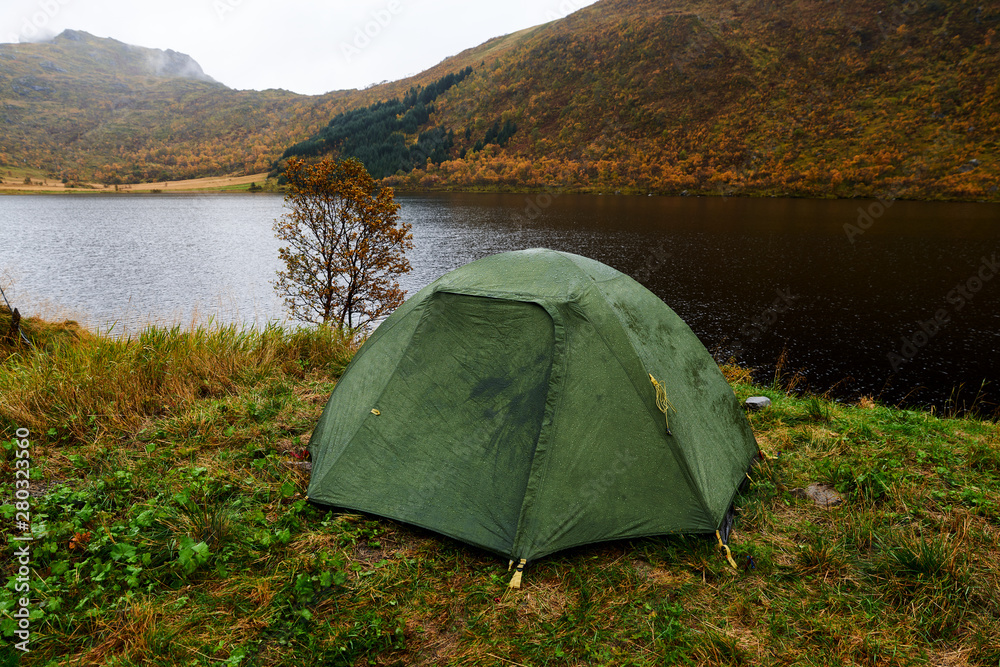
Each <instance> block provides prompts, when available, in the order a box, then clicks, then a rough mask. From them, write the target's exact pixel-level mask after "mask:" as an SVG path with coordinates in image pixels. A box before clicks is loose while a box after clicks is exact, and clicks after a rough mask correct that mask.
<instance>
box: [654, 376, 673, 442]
mask: <svg viewBox="0 0 1000 667" xmlns="http://www.w3.org/2000/svg"><path fill="white" fill-rule="evenodd" d="M649 381H650V382H652V383H653V387H654V388H655V389H656V407H658V408H659V409H660V412H662V413H663V420H664V421H665V422H666V424H667V435H673V433H671V432H670V415H669V414H667V410H673V411H674V412H677V408H675V407H674V404H673V403H671V402H670V399H669V398H667V389H666V387H664V386H663V385H662V384H660V383H659V382H657V381H656V378H655V377H653V374H652V373H650V374H649Z"/></svg>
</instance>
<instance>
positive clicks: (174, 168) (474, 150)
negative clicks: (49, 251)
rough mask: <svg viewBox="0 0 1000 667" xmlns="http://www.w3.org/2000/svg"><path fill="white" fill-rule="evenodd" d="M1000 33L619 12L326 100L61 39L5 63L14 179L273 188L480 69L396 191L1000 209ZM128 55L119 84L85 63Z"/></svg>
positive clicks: (413, 131)
mask: <svg viewBox="0 0 1000 667" xmlns="http://www.w3.org/2000/svg"><path fill="white" fill-rule="evenodd" d="M998 28H1000V2H998V0H990V1H989V2H982V3H981V2H976V3H973V2H967V1H964V0H955V1H953V2H942V1H940V0H908V1H906V2H902V1H897V0H874V1H867V0H841V1H839V2H836V3H834V2H828V1H826V0H786V1H782V2H772V1H770V0H735V1H733V2H728V3H723V4H719V3H715V2H707V1H702V0H628V1H627V0H601V1H600V2H597V3H596V4H594V5H591V6H589V7H586V8H584V9H582V10H580V11H578V12H576V13H574V14H572V15H570V16H568V17H566V18H564V19H561V20H558V21H553V22H551V23H548V24H545V25H542V26H537V27H535V28H531V29H527V30H523V31H521V32H518V33H515V34H512V35H507V36H505V37H501V38H496V39H493V40H490V41H488V42H486V43H485V44H482V45H480V46H478V47H475V48H472V49H468V50H466V51H464V52H462V53H460V54H458V55H456V56H454V57H452V58H449V59H447V60H445V61H443V62H442V63H440V64H439V65H437V66H436V67H434V68H431V69H430V70H427V71H426V72H423V73H421V74H420V75H418V76H415V77H411V78H409V79H406V80H402V81H397V82H392V83H389V84H384V85H380V86H375V87H372V88H368V89H365V90H361V91H338V92H333V93H328V94H326V95H322V96H313V97H307V96H301V95H295V94H293V93H289V92H286V91H274V90H271V91H264V92H257V91H234V90H231V89H228V88H226V87H224V86H222V85H221V84H217V83H213V82H211V81H206V80H200V79H197V78H190V77H189V78H178V77H176V76H173V77H169V76H165V74H166V73H164V72H159V73H155V72H154V73H152V74H151V73H150V72H149V70H148V57H147V56H145V55H143V52H144V50H141V49H138V50H137V49H131V48H130V47H126V46H125V45H122V44H121V43H119V42H114V40H100V39H97V38H94V37H91V36H89V35H86V34H85V33H73V35H78V36H83V40H82V41H74V40H72V39H70V35H67V34H66V33H64V34H63V35H61V36H60V37H59V38H57V39H55V40H53V41H52V42H50V43H47V44H27V45H2V46H0V120H3V121H4V127H5V130H4V133H3V135H2V136H0V167H3V168H6V169H9V168H10V166H11V165H13V166H15V167H17V166H27V167H32V168H35V169H40V170H47V171H48V172H50V173H52V174H53V175H61V176H64V177H66V176H69V177H71V178H72V177H75V176H80V177H96V178H98V179H100V180H103V181H105V182H115V180H116V179H118V180H154V179H155V180H165V179H172V178H182V177H192V176H200V175H215V174H223V173H234V172H247V173H252V172H259V171H262V170H264V169H267V168H269V167H271V166H272V165H274V164H275V161H277V160H279V158H280V157H281V156H282V154H283V153H284V152H285V151H286V149H289V148H291V147H292V146H293V145H296V144H300V142H306V143H308V142H309V141H311V140H315V139H317V138H318V137H321V136H327V137H329V136H331V131H330V130H329V127H330V123H331V121H333V120H334V119H335V118H336V117H337V115H338V114H341V113H344V112H360V111H363V110H364V109H365V108H368V107H370V106H371V105H374V104H376V103H379V102H382V103H389V102H391V101H393V100H403V99H405V96H406V95H407V94H408V91H410V90H411V89H413V88H414V87H418V86H428V85H431V84H433V82H435V81H437V80H440V79H441V78H443V77H446V76H447V75H449V74H455V73H457V72H460V71H463V70H465V69H466V68H467V67H472V68H473V72H472V73H471V74H470V75H469V76H467V77H466V78H464V80H462V81H461V82H460V83H458V84H456V85H454V86H453V87H451V88H449V89H448V90H447V91H445V92H444V93H442V94H441V95H440V96H438V97H437V98H436V99H435V100H434V103H433V109H431V110H430V113H429V114H428V115H427V117H426V118H423V117H421V119H420V120H421V123H420V124H419V125H418V126H416V127H413V126H412V124H402V123H400V124H399V125H400V129H399V131H398V133H397V134H396V135H394V136H393V137H391V142H390V143H392V145H393V146H394V147H395V148H394V150H396V152H397V153H399V154H400V155H403V154H404V153H406V154H407V155H411V156H412V155H415V154H416V155H419V154H420V146H419V141H420V138H421V136H423V137H425V138H427V137H445V138H446V139H445V140H442V141H441V142H437V143H435V144H434V146H435V148H434V152H433V159H430V160H429V162H426V161H423V160H413V159H410V160H401V161H400V162H399V167H400V168H399V170H398V171H397V172H396V173H395V175H392V176H389V177H388V179H387V182H388V183H390V184H393V185H396V186H400V187H404V188H422V189H438V188H450V189H503V190H514V189H536V190H538V189H548V190H551V189H556V190H559V191H594V192H598V191H600V192H607V191H616V190H620V191H625V192H661V193H680V192H684V191H689V192H703V193H710V194H790V195H805V196H846V197H851V196H872V195H877V196H889V197H911V198H952V199H987V200H992V201H1000V194H998V192H997V183H998V182H1000V160H998V143H1000V142H998V139H1000V81H998V78H997V76H996V72H997V71H1000V46H998V43H997V31H998ZM123 49H124V51H123ZM109 50H110V51H114V52H115V53H119V54H120V56H119V58H120V60H121V63H119V64H117V65H116V67H115V68H110V67H109V66H108V65H107V64H106V63H107V60H108V58H104V60H103V61H101V60H100V59H95V58H93V57H90V56H89V55H88V54H90V53H92V52H97V53H98V54H101V53H104V52H105V51H109ZM161 53H165V52H161ZM137 54H138V55H137ZM177 57H179V54H178V56H177ZM88 58H89V60H88ZM129 58H131V59H132V60H129ZM139 60H141V61H142V62H141V63H138V61H139ZM125 61H127V62H128V63H132V64H130V65H128V66H127V67H126V66H125V64H122V63H125ZM133 61H136V62H133ZM102 62H103V63H104V64H102ZM178 62H180V61H178ZM140 64H141V65H142V66H143V67H146V68H147V69H146V70H141V67H140ZM53 67H54V68H62V69H64V70H67V71H68V72H65V73H61V74H60V73H59V72H58V71H56V70H54V69H53ZM129 67H131V68H132V69H129ZM182 69H183V68H182ZM60 76H61V77H62V79H60V78H59V77H60ZM400 121H402V117H400ZM500 128H509V129H510V130H511V131H508V132H503V133H501V132H499V129H500ZM515 129H516V131H514V130H515ZM324 132H325V133H326V134H325V135H324V134H323V133H324ZM335 134H336V135H337V136H338V137H342V139H344V136H343V135H342V133H335ZM500 134H502V135H503V140H502V141H501V140H500V139H499V138H498V136H499V135H500ZM346 139H350V140H352V141H353V144H352V145H355V146H357V145H360V144H361V143H363V139H364V138H363V137H346ZM500 144H504V145H503V146H501V145H500ZM328 148H329V149H332V150H331V151H330V152H331V153H332V154H337V153H338V151H339V150H340V149H339V148H338V147H337V146H336V145H334V146H328ZM427 157H429V158H430V157H431V155H430V154H428V156H427ZM414 164H416V166H417V167H418V168H416V169H413V170H412V171H408V170H409V169H410V168H411V167H412V166H413V165H414ZM279 166H280V163H279ZM379 169H380V170H384V167H379Z"/></svg>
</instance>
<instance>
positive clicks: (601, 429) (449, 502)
mask: <svg viewBox="0 0 1000 667" xmlns="http://www.w3.org/2000/svg"><path fill="white" fill-rule="evenodd" d="M309 450H310V453H311V455H312V461H313V468H312V474H311V479H310V483H309V492H308V493H309V498H310V500H312V501H315V502H318V503H321V504H325V505H332V506H336V507H342V508H349V509H354V510H358V511H363V512H368V513H371V514H376V515H380V516H383V517H388V518H392V519H396V520H399V521H403V522H406V523H411V524H415V525H418V526H423V527H425V528H429V529H431V530H434V531H437V532H439V533H443V534H445V535H448V536H451V537H453V538H456V539H458V540H462V541H464V542H467V543H469V544H473V545H476V546H479V547H483V548H485V549H488V550H491V551H494V552H496V553H499V554H502V555H504V556H508V557H510V558H511V559H514V560H521V559H525V560H533V559H536V558H539V557H541V556H544V555H546V554H550V553H553V552H555V551H558V550H561V549H566V548H568V547H572V546H576V545H581V544H587V543H592V542H599V541H603V540H614V539H623V538H631V537H638V536H643V535H659V534H666V533H706V532H707V533H711V532H714V531H716V530H719V529H720V527H721V526H722V524H723V522H724V519H725V517H726V514H727V512H728V510H729V508H730V506H731V504H732V502H733V499H734V496H735V494H736V491H737V488H738V487H739V486H740V484H741V482H742V481H743V480H745V479H746V472H747V470H748V468H749V466H750V465H751V463H752V461H753V459H754V458H755V456H756V455H757V452H758V449H757V444H756V441H755V439H754V436H753V433H752V431H751V429H750V425H749V424H748V422H747V419H746V417H745V416H744V414H743V411H742V409H741V406H740V405H739V402H738V401H737V400H736V397H735V395H734V394H733V391H732V389H731V388H730V387H729V385H728V384H727V383H726V381H725V379H724V378H723V377H722V374H721V373H720V372H719V369H718V367H717V366H716V364H715V362H714V360H713V359H712V357H711V356H710V355H709V354H708V352H707V351H706V350H705V348H704V346H703V345H702V344H701V342H700V341H699V340H698V338H697V337H696V336H695V335H694V333H693V332H692V331H691V329H690V328H689V327H688V326H687V325H686V324H685V323H684V322H683V321H682V320H681V319H680V317H678V316H677V315H676V314H675V313H674V312H673V311H672V310H671V309H670V308H668V307H667V306H666V305H665V304H664V303H663V302H662V301H661V300H660V299H659V298H657V297H656V296H655V295H653V294H652V293H651V292H649V291H648V290H647V289H646V288H644V287H642V286H641V285H640V284H639V283H637V282H636V281H634V280H633V279H631V278H629V277H628V276H626V275H624V274H622V273H620V272H618V271H616V270H614V269H612V268H610V267H608V266H606V265H604V264H601V263H600V262H596V261H594V260H591V259H587V258H585V257H581V256H578V255H572V254H569V253H564V252H556V251H552V250H545V249H534V250H523V251H518V252H507V253H501V254H498V255H492V256H489V257H485V258H483V259H480V260H478V261H475V262H472V263H470V264H467V265H465V266H463V267H461V268H459V269H456V270H454V271H452V272H451V273H448V274H447V275H445V276H442V277H441V278H439V279H438V280H436V281H435V282H433V283H431V284H430V285H428V286H427V287H425V288H424V289H422V290H421V291H420V292H418V293H417V294H415V295H414V296H413V297H411V298H410V299H408V300H407V301H406V302H405V303H404V304H403V305H402V306H400V307H399V308H398V309H397V310H396V311H395V312H394V313H393V314H392V315H391V316H390V317H388V318H387V319H386V320H385V321H384V322H383V323H382V324H381V325H380V326H379V327H378V328H377V329H376V330H375V331H374V332H373V333H372V335H371V336H370V337H369V338H368V340H367V341H366V342H365V344H364V345H363V346H362V347H361V349H360V350H359V351H358V353H357V354H356V355H355V357H354V359H353V361H352V362H351V364H350V365H349V366H348V368H347V370H346V371H345V372H344V374H343V376H342V377H341V379H340V382H339V383H338V384H337V386H336V388H335V389H334V391H333V394H332V395H331V396H330V400H329V402H328V403H327V406H326V409H325V410H324V412H323V416H322V417H321V418H320V420H319V423H318V424H317V426H316V429H315V431H314V432H313V435H312V439H311V440H310V443H309Z"/></svg>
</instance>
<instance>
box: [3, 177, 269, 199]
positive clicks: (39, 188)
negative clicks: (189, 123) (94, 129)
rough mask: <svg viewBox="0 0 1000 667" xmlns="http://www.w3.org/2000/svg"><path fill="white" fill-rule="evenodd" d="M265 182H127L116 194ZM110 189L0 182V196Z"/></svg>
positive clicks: (231, 179)
mask: <svg viewBox="0 0 1000 667" xmlns="http://www.w3.org/2000/svg"><path fill="white" fill-rule="evenodd" d="M266 180H267V173H266V172H265V173H261V174H250V175H249V176H212V177H208V178H191V179H188V180H184V181H164V182H158V183H128V184H124V185H119V186H118V189H117V192H152V191H154V190H159V191H161V192H185V191H188V192H190V191H192V190H216V189H221V188H228V187H233V186H238V185H250V184H251V183H257V184H263V183H264V181H266ZM115 191H116V190H115V187H114V186H109V187H105V186H104V184H103V183H86V184H85V187H82V188H80V187H75V188H70V187H66V184H64V183H61V182H59V181H58V180H54V179H41V182H37V181H36V180H35V179H33V180H32V184H31V185H25V184H24V183H20V182H11V181H10V180H5V181H4V182H3V183H0V193H4V192H8V193H10V192H29V193H36V194H42V193H49V192H53V193H55V192H77V193H81V192H83V193H86V192H115Z"/></svg>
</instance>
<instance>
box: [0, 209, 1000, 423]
mask: <svg viewBox="0 0 1000 667" xmlns="http://www.w3.org/2000/svg"><path fill="white" fill-rule="evenodd" d="M399 200H400V202H401V203H402V205H403V208H402V215H403V217H404V218H405V219H406V220H407V221H409V222H411V223H413V232H414V243H415V245H416V247H415V248H414V250H413V251H412V252H411V254H410V259H411V262H412V264H413V268H414V270H413V272H412V273H411V274H409V275H408V276H406V277H405V278H404V280H403V284H404V287H405V288H406V289H407V290H408V291H409V292H410V293H413V292H414V291H416V290H417V289H419V288H420V287H423V286H424V285H426V284H427V283H429V282H430V281H432V280H434V279H435V278H437V277H438V276H440V275H441V274H443V273H445V272H447V271H449V270H451V269H454V268H456V267H458V266H461V265H462V264H465V263H466V262H469V261H472V260H474V259H477V258H479V257H482V256H484V255H488V254H491V253H495V252H501V251H505V250H514V249H521V248H529V247H549V248H554V249H557V250H566V251H570V252H575V253H579V254H582V255H586V256H589V257H593V258H594V259H597V260H600V261H602V262H604V263H606V264H609V265H611V266H613V267H615V268H617V269H618V270H620V271H623V272H625V273H627V274H629V275H631V276H632V277H634V278H636V279H637V280H639V282H641V283H643V284H644V285H646V286H647V287H648V288H649V289H650V290H652V291H653V292H654V293H655V294H657V295H658V296H659V297H661V298H662V299H663V300H664V301H666V303H667V304H668V305H670V306H671V307H672V308H673V309H674V310H675V311H676V312H677V313H678V314H679V315H680V316H681V317H683V318H684V319H685V320H686V321H687V322H688V324H689V325H690V326H691V328H692V329H693V330H694V331H695V333H697V334H698V336H699V338H700V339H701V340H702V342H703V343H704V344H705V346H706V347H707V348H708V349H709V350H710V351H712V352H713V353H714V354H716V356H717V357H718V358H720V359H723V358H729V357H735V358H736V359H737V360H738V361H739V362H740V363H742V364H745V365H748V366H752V367H757V368H760V369H761V373H762V376H769V375H773V370H774V367H775V364H776V363H777V362H778V360H779V358H780V357H782V356H784V365H783V369H784V371H785V372H786V373H792V372H795V371H801V373H802V374H803V377H804V379H803V385H802V386H807V387H808V388H809V389H810V390H812V391H815V392H824V391H827V390H829V389H830V388H831V387H833V388H834V389H833V391H832V394H833V395H836V396H838V397H843V398H853V397H856V396H859V395H872V396H875V397H879V398H880V399H881V400H883V401H885V402H888V403H898V402H903V401H905V402H906V403H908V404H915V405H926V404H934V405H938V406H941V407H946V405H947V403H948V401H949V399H951V400H954V396H955V394H956V392H957V395H958V401H959V402H960V403H961V402H963V401H972V400H973V399H974V398H975V397H976V394H977V393H978V392H979V390H980V387H981V386H982V384H983V382H984V381H986V382H987V385H986V391H985V394H984V397H983V398H984V400H985V401H986V402H987V403H992V404H993V405H992V406H988V407H990V408H992V407H994V406H995V405H996V404H997V403H1000V386H998V385H1000V354H998V353H1000V265H998V264H997V262H998V260H1000V208H998V207H997V206H994V205H987V204H953V203H918V202H901V201H897V202H884V203H879V202H875V201H824V200H804V199H739V198H728V199H724V198H693V197H692V198H687V197H677V198H668V197H619V196H586V195H561V196H560V195H555V196H553V195H530V196H529V195H486V194H443V195H426V196H409V195H408V196H400V197H399ZM282 206H283V200H282V198H281V197H280V196H273V195H222V194H217V195H135V196H121V195H117V196H103V195H79V196H73V195H70V196H47V197H34V196H25V197H2V198H0V285H4V286H5V289H6V288H7V286H8V285H10V286H11V289H10V290H8V296H9V297H11V298H12V300H14V301H15V303H14V305H17V306H19V307H20V308H21V310H22V311H23V312H26V313H31V312H33V311H34V312H42V313H43V314H47V315H49V316H54V315H58V314H59V313H60V312H64V311H68V312H69V313H71V314H73V316H74V317H77V318H81V319H84V321H86V322H87V323H88V325H89V326H91V327H95V328H101V329H108V328H109V327H112V326H113V327H114V331H117V332H124V333H128V332H131V331H134V330H135V329H137V328H138V327H140V326H142V325H143V324H144V323H147V322H150V321H154V322H160V323H164V322H181V323H187V322H190V321H191V320H193V319H197V320H199V321H205V320H207V319H208V318H214V319H215V320H216V321H226V322H230V321H237V322H245V323H255V324H258V325H259V324H263V323H264V322H267V321H269V320H276V319H277V320H280V319H282V318H283V314H282V310H281V304H280V303H279V302H278V300H277V299H276V297H275V296H274V294H273V291H272V289H271V286H270V280H271V279H272V278H273V276H274V272H275V271H276V270H277V269H278V268H279V264H278V259H277V247H278V243H277V241H276V240H275V239H274V238H273V235H272V231H271V223H272V221H273V220H274V219H275V218H277V217H278V216H280V215H281V213H282ZM845 226H846V228H845Z"/></svg>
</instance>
